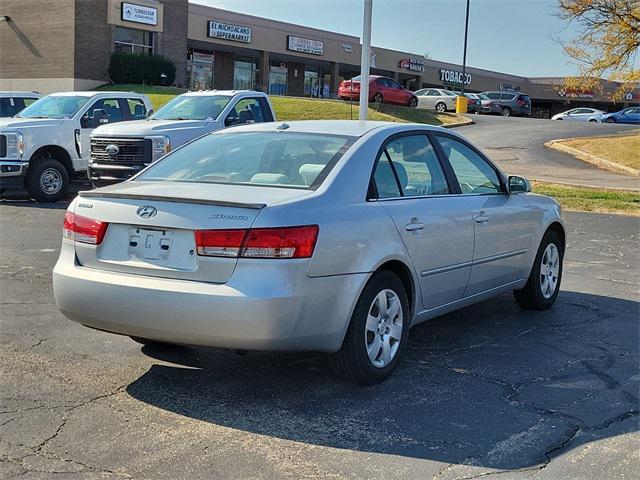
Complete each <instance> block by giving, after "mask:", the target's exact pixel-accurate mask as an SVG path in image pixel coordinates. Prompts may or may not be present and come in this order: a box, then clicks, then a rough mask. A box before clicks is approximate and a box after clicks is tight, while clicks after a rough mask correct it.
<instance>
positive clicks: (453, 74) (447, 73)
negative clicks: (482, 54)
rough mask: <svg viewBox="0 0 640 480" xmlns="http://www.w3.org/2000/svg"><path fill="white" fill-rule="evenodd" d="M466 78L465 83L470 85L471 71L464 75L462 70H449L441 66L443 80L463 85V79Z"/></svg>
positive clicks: (441, 79)
mask: <svg viewBox="0 0 640 480" xmlns="http://www.w3.org/2000/svg"><path fill="white" fill-rule="evenodd" d="M463 78H464V84H465V85H470V84H471V74H470V73H466V72H465V74H464V76H463V75H462V72H459V71H457V70H447V69H445V68H441V69H440V81H441V82H446V83H451V84H456V85H462V79H463Z"/></svg>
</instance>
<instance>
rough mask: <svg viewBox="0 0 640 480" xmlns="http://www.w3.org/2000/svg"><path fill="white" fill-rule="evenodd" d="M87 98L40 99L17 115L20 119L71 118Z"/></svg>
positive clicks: (59, 97)
mask: <svg viewBox="0 0 640 480" xmlns="http://www.w3.org/2000/svg"><path fill="white" fill-rule="evenodd" d="M87 101H89V97H81V96H62V95H50V96H47V97H42V98H41V99H40V100H37V101H36V102H34V103H33V104H31V105H30V106H28V107H27V108H25V109H24V110H22V112H20V113H19V114H18V117H20V118H71V117H73V116H74V115H75V114H76V113H77V112H78V110H80V108H81V107H82V106H83V105H84V104H85V103H87Z"/></svg>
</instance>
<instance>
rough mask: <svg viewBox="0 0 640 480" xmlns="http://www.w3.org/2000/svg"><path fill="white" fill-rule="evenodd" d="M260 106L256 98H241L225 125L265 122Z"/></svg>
mask: <svg viewBox="0 0 640 480" xmlns="http://www.w3.org/2000/svg"><path fill="white" fill-rule="evenodd" d="M266 121H267V120H266V119H265V115H264V111H263V110H262V105H261V104H260V102H259V101H258V99H257V98H243V99H242V100H239V101H238V103H236V104H235V106H234V107H233V109H232V110H231V112H229V115H228V116H227V118H226V120H225V123H226V124H227V126H229V125H240V124H243V123H259V122H266Z"/></svg>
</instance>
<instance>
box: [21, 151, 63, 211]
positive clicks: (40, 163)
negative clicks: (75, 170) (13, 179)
mask: <svg viewBox="0 0 640 480" xmlns="http://www.w3.org/2000/svg"><path fill="white" fill-rule="evenodd" d="M26 187H27V190H28V191H29V195H30V196H31V197H32V198H33V199H35V200H37V201H38V202H43V203H46V202H55V201H57V200H60V198H62V196H63V195H64V194H65V193H66V192H67V189H68V188H69V173H68V172H67V169H66V168H65V166H64V165H63V164H62V163H61V162H59V161H58V160H56V159H55V158H53V157H52V156H51V155H50V154H47V156H46V157H44V158H42V159H41V160H36V162H35V165H34V166H33V167H32V168H31V169H30V170H29V176H28V177H27V182H26Z"/></svg>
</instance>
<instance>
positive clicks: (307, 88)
mask: <svg viewBox="0 0 640 480" xmlns="http://www.w3.org/2000/svg"><path fill="white" fill-rule="evenodd" d="M304 96H305V97H314V98H318V97H319V96H320V75H319V74H318V69H317V68H313V67H307V68H306V69H305V71H304Z"/></svg>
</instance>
